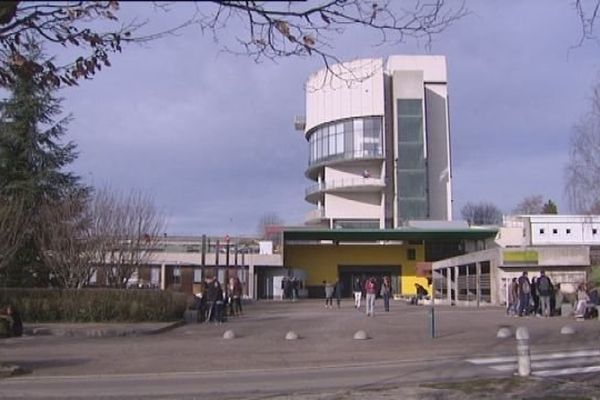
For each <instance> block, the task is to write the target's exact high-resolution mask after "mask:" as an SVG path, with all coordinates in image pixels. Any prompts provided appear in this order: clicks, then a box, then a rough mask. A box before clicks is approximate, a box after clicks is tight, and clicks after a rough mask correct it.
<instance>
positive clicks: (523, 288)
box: [521, 279, 531, 294]
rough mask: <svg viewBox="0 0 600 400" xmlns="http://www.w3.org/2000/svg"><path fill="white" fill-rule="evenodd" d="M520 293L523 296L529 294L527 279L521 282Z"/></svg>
mask: <svg viewBox="0 0 600 400" xmlns="http://www.w3.org/2000/svg"><path fill="white" fill-rule="evenodd" d="M521 292H522V293H524V294H529V293H530V292H531V287H530V286H529V282H528V281H527V279H523V281H522V282H521Z"/></svg>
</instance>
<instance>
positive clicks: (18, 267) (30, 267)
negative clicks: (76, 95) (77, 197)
mask: <svg viewBox="0 0 600 400" xmlns="http://www.w3.org/2000/svg"><path fill="white" fill-rule="evenodd" d="M27 49H28V53H27V57H26V60H25V61H24V62H23V65H21V66H20V67H19V68H18V69H14V70H13V73H14V76H13V81H12V83H11V84H10V85H9V87H8V93H7V95H8V97H7V98H5V99H2V100H0V198H1V197H4V198H8V199H19V201H20V202H22V204H24V205H25V208H26V210H27V213H28V218H27V221H28V222H27V224H25V225H24V226H22V227H21V229H23V235H24V240H22V241H21V245H20V246H21V247H20V248H19V249H18V251H16V252H15V255H14V257H13V260H12V262H10V263H8V265H7V266H6V267H5V268H4V269H3V270H2V271H0V280H2V281H4V282H3V283H4V284H5V285H10V286H14V285H17V286H38V285H47V283H48V276H47V274H46V273H45V272H44V267H43V265H42V262H41V259H42V257H40V254H39V246H37V244H36V237H38V236H39V232H40V230H41V229H44V226H42V225H43V224H42V223H41V221H40V218H39V210H40V209H41V207H42V206H43V205H44V204H46V205H47V204H51V203H52V202H59V201H60V200H61V199H63V198H65V197H66V196H68V195H69V194H70V193H73V192H74V191H75V192H77V191H83V192H87V191H88V189H87V188H86V187H84V186H82V185H81V183H80V178H79V177H77V176H76V175H75V174H73V173H72V172H68V171H66V170H65V169H66V167H68V166H69V164H70V163H72V162H73V161H74V160H75V158H76V157H77V153H76V151H75V148H76V146H75V144H74V143H73V142H67V143H63V142H62V139H63V137H64V135H65V134H66V127H67V124H68V122H69V120H70V119H71V117H70V116H62V109H61V101H62V99H60V98H58V97H56V89H53V88H52V87H48V86H46V85H41V84H40V82H39V79H41V78H40V76H39V70H38V69H36V68H35V65H37V64H39V63H40V62H41V61H42V60H43V58H44V55H43V52H42V49H41V48H40V46H39V45H38V44H37V43H36V42H35V41H34V40H32V39H29V40H28V42H27ZM28 65H29V66H31V67H30V68H28Z"/></svg>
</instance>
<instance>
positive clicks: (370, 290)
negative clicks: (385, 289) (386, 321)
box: [365, 276, 377, 317]
mask: <svg viewBox="0 0 600 400" xmlns="http://www.w3.org/2000/svg"><path fill="white" fill-rule="evenodd" d="M365 292H366V293H367V299H366V300H367V303H366V307H365V309H366V314H367V315H369V316H371V317H372V316H373V315H374V313H375V296H377V283H375V278H373V277H372V276H371V277H370V278H369V279H367V280H366V281H365Z"/></svg>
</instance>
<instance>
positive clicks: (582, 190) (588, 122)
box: [565, 83, 600, 213]
mask: <svg viewBox="0 0 600 400" xmlns="http://www.w3.org/2000/svg"><path fill="white" fill-rule="evenodd" d="M598 182H600V83H599V84H597V85H596V86H595V87H594V89H593V95H592V99H591V109H590V111H589V112H588V113H587V114H586V115H584V116H583V118H582V119H581V120H580V121H579V123H578V124H576V125H575V127H574V128H573V132H572V133H571V140H570V149H569V161H568V163H567V166H566V168H565V193H566V195H567V198H568V200H569V208H570V209H571V210H572V211H574V212H579V213H590V212H593V211H594V209H595V208H597V204H598V203H599V201H600V185H599V184H598Z"/></svg>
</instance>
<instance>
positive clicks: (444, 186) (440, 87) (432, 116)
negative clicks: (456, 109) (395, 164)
mask: <svg viewBox="0 0 600 400" xmlns="http://www.w3.org/2000/svg"><path fill="white" fill-rule="evenodd" d="M447 97H448V90H447V87H446V85H445V84H427V85H425V111H426V117H425V121H426V122H425V125H426V127H427V177H428V183H429V218H431V219H436V220H451V219H452V204H451V202H450V199H451V198H452V184H451V174H450V129H449V125H448V98H447Z"/></svg>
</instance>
